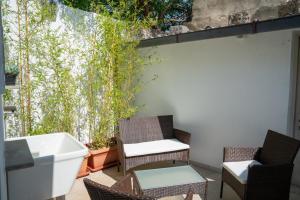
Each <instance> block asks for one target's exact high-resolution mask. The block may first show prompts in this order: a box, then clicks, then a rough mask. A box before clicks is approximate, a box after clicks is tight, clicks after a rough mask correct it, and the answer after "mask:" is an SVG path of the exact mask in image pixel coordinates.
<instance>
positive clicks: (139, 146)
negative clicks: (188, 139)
mask: <svg viewBox="0 0 300 200" xmlns="http://www.w3.org/2000/svg"><path fill="white" fill-rule="evenodd" d="M189 148H190V145H188V144H184V143H182V142H180V141H179V140H177V139H166V140H155V141H150V142H141V143H134V144H124V153H125V156H126V157H133V156H142V155H149V154H155V153H164V152H171V151H179V150H185V149H189Z"/></svg>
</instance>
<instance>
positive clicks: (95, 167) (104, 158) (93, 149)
mask: <svg viewBox="0 0 300 200" xmlns="http://www.w3.org/2000/svg"><path fill="white" fill-rule="evenodd" d="M89 149H90V157H89V158H88V167H89V169H90V170H91V171H92V172H96V171H99V170H101V169H105V168H108V167H112V166H115V165H117V164H118V162H119V159H118V149H117V147H116V140H115V138H114V137H111V138H110V137H108V136H105V135H102V134H98V135H95V137H94V138H93V141H92V142H91V144H90V145H89Z"/></svg>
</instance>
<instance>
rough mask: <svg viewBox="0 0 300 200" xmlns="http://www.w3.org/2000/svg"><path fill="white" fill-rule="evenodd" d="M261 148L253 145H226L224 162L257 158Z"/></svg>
mask: <svg viewBox="0 0 300 200" xmlns="http://www.w3.org/2000/svg"><path fill="white" fill-rule="evenodd" d="M259 152H260V148H251V147H225V148H224V151H223V162H233V161H244V160H255V159H256V158H257V157H258V156H257V155H258V154H259Z"/></svg>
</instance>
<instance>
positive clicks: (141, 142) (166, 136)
mask: <svg viewBox="0 0 300 200" xmlns="http://www.w3.org/2000/svg"><path fill="white" fill-rule="evenodd" d="M119 132H120V135H119V137H117V143H118V152H119V159H120V162H121V165H122V167H123V173H124V175H125V174H126V171H127V170H129V169H131V168H134V167H136V166H139V165H143V164H147V163H151V162H159V161H167V160H173V161H175V160H181V161H186V162H187V163H188V162H189V152H190V146H189V144H190V137H191V135H190V134H189V133H187V132H184V131H181V130H178V129H174V128H173V116H172V115H169V116H157V117H136V118H130V119H123V120H120V122H119ZM151 145H152V146H151ZM126 148H127V149H126ZM130 149H131V150H133V151H134V152H133V153H132V151H131V154H130V152H129V153H128V151H129V150H130ZM135 153H136V154H135Z"/></svg>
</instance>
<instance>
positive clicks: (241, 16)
mask: <svg viewBox="0 0 300 200" xmlns="http://www.w3.org/2000/svg"><path fill="white" fill-rule="evenodd" d="M249 22H250V16H249V13H248V12H246V11H242V12H238V13H234V14H231V15H229V16H228V25H237V24H245V23H249Z"/></svg>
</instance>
